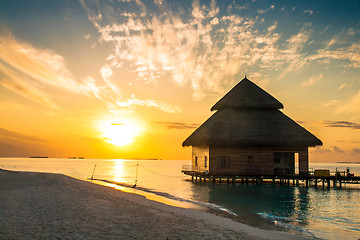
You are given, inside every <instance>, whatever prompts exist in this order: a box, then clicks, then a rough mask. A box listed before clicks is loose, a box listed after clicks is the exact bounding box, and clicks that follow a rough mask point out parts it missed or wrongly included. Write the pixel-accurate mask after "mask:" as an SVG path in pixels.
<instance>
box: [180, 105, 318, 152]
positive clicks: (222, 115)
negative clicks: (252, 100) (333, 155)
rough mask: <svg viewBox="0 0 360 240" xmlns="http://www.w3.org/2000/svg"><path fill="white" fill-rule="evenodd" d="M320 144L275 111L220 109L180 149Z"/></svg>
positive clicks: (290, 120) (315, 138)
mask: <svg viewBox="0 0 360 240" xmlns="http://www.w3.org/2000/svg"><path fill="white" fill-rule="evenodd" d="M317 145H322V142H321V141H320V140H319V139H318V138H317V137H315V136H314V135H313V134H311V133H310V132H308V131H307V130H306V129H305V128H303V127H301V126H300V125H299V124H297V123H296V122H294V121H293V120H292V119H290V118H289V117H288V116H286V115H285V114H284V113H282V112H281V111H279V110H277V109H271V108H268V109H259V108H247V109H246V108H243V109H223V110H221V111H217V112H216V113H215V114H214V115H212V116H211V117H210V118H209V119H208V120H207V121H206V122H204V123H203V124H202V125H201V126H200V127H199V128H198V129H196V130H195V132H193V133H192V134H191V135H190V137H188V138H187V139H186V140H185V141H184V142H183V146H216V147H308V146H317Z"/></svg>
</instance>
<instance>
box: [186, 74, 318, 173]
mask: <svg viewBox="0 0 360 240" xmlns="http://www.w3.org/2000/svg"><path fill="white" fill-rule="evenodd" d="M283 108H284V106H283V104H282V103H281V102H279V101H278V100H277V99H275V98H274V97H273V96H271V95H270V94H269V93H267V92H266V91H264V90H263V89H261V88H260V87H259V86H257V85H256V84H255V83H253V82H251V81H250V80H249V79H247V78H246V77H245V78H244V79H243V80H241V81H240V82H239V83H238V84H237V85H236V86H235V87H234V88H233V89H231V90H230V91H229V92H228V93H227V94H226V95H225V96H224V97H223V98H221V99H220V100H219V101H218V102H217V103H216V104H215V105H214V106H213V107H212V108H211V111H216V112H215V113H214V114H213V115H212V116H211V117H210V118H209V119H208V120H206V121H205V122H204V123H203V124H202V125H201V126H200V127H199V128H198V129H196V130H195V131H194V132H193V133H192V134H191V135H190V136H189V137H188V138H187V139H186V140H185V141H184V142H183V144H182V145H183V146H192V165H191V167H190V168H189V169H185V170H184V171H183V172H184V173H192V174H201V175H203V176H204V175H213V176H236V175H242V176H244V175H259V176H260V175H266V176H271V175H274V176H275V175H287V174H295V161H298V167H299V175H307V174H308V172H309V154H308V148H309V147H315V146H321V145H322V142H321V140H320V139H318V138H317V137H315V136H314V135H313V134H312V133H310V132H309V131H307V130H306V129H305V128H303V127H302V126H300V125H299V124H298V123H296V122H295V121H293V120H292V119H291V118H289V117H288V116H286V115H285V114H284V113H283V112H281V111H280V110H279V109H283Z"/></svg>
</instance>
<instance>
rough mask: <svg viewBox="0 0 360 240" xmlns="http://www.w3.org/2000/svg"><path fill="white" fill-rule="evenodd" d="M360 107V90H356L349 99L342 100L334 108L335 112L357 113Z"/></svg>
mask: <svg viewBox="0 0 360 240" xmlns="http://www.w3.org/2000/svg"><path fill="white" fill-rule="evenodd" d="M359 109H360V90H358V91H357V93H356V94H354V95H353V96H352V97H350V99H349V100H347V101H345V102H342V103H341V105H339V106H338V107H337V108H336V112H337V113H359Z"/></svg>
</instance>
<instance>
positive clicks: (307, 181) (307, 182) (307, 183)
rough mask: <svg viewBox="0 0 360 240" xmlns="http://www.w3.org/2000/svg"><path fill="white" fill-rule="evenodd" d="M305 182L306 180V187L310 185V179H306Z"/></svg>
mask: <svg viewBox="0 0 360 240" xmlns="http://www.w3.org/2000/svg"><path fill="white" fill-rule="evenodd" d="M305 182H306V187H309V180H307V179H306V180H305Z"/></svg>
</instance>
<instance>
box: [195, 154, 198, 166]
mask: <svg viewBox="0 0 360 240" xmlns="http://www.w3.org/2000/svg"><path fill="white" fill-rule="evenodd" d="M197 166H198V159H197V156H195V167H197Z"/></svg>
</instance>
